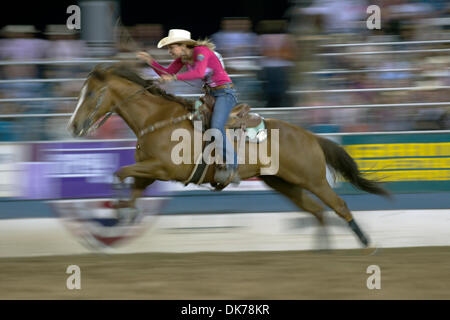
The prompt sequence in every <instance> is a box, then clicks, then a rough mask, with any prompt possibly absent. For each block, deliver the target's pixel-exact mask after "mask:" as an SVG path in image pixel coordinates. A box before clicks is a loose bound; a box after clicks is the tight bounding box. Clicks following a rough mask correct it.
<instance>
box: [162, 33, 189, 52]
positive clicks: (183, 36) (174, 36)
mask: <svg viewBox="0 0 450 320" xmlns="http://www.w3.org/2000/svg"><path fill="white" fill-rule="evenodd" d="M179 42H183V43H191V44H194V43H196V42H197V41H195V40H192V39H191V33H190V32H189V31H186V30H183V29H171V30H169V36H168V37H165V38H163V39H162V40H161V41H160V42H159V43H158V49H159V48H162V47H164V46H167V45H169V44H172V43H179Z"/></svg>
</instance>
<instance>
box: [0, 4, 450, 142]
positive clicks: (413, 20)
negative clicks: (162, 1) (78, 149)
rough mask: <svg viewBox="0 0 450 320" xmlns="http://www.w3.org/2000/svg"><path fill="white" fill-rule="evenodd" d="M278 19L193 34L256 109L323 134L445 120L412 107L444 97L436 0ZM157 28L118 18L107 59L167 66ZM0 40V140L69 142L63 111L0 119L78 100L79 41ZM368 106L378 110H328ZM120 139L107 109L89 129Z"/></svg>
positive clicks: (446, 23) (56, 29) (443, 19)
mask: <svg viewBox="0 0 450 320" xmlns="http://www.w3.org/2000/svg"><path fill="white" fill-rule="evenodd" d="M374 4H376V5H378V6H379V7H380V9H381V10H380V12H381V29H379V30H377V29H374V30H370V29H368V27H367V24H366V20H367V18H368V16H369V14H368V13H367V12H366V9H367V7H368V6H369V5H374ZM282 18H283V19H280V20H263V21H256V22H255V21H251V20H250V19H249V18H246V17H230V18H223V20H222V22H221V27H220V30H219V31H218V32H216V33H214V34H212V35H201V37H208V38H210V39H211V40H212V41H213V42H214V43H215V44H216V46H217V48H216V50H217V51H218V52H219V53H220V54H221V55H222V56H223V58H224V62H225V66H226V68H227V71H228V73H229V74H230V76H231V77H232V80H233V82H234V84H235V86H236V87H237V91H238V94H239V100H240V101H241V102H245V103H248V104H250V105H251V106H252V107H260V108H271V109H268V110H264V111H261V114H262V115H264V116H265V117H276V118H280V119H283V120H286V121H289V122H292V123H294V124H297V125H301V126H303V127H305V128H308V129H310V130H312V131H315V132H323V133H331V132H367V131H396V130H402V131H403V130H439V129H449V128H450V115H449V114H450V104H449V105H444V104H442V105H438V106H436V105H435V106H431V107H430V106H426V105H423V106H422V105H420V104H421V103H436V102H442V103H445V102H449V101H450V100H449V99H448V96H449V94H448V93H449V92H450V90H449V88H450V55H449V51H450V5H449V3H448V2H447V1H446V0H431V1H425V0H423V1H406V0H394V1H392V0H391V1H370V3H369V2H368V1H365V0H314V1H296V2H293V4H292V6H291V7H290V9H289V10H288V11H287V12H286V14H285V16H284V17H282ZM185 28H186V29H189V26H186V27H185ZM167 29H170V26H162V25H159V24H147V25H136V26H128V27H127V28H126V29H124V30H123V31H124V32H121V34H120V35H121V36H120V40H121V41H119V42H118V43H117V48H116V49H117V53H116V56H115V57H113V58H116V59H134V57H135V52H136V49H137V48H139V50H146V51H148V52H150V53H151V54H152V55H153V56H154V57H155V58H156V59H157V60H158V61H160V62H161V63H162V64H168V63H169V61H170V57H169V56H168V54H167V51H166V50H164V49H157V48H156V44H157V42H158V41H159V40H160V39H161V38H163V37H164V36H165V35H166V33H167ZM125 31H126V32H125ZM124 35H126V36H127V37H128V38H126V37H124ZM1 37H2V39H0V63H1V64H0V73H1V80H0V99H1V100H0V116H1V117H0V141H5V140H6V141H8V140H9V141H11V140H16V141H17V140H21V141H28V140H56V139H58V140H59V139H69V138H70V136H69V134H68V132H67V131H66V124H67V121H68V117H67V116H57V117H44V116H42V117H38V116H37V117H13V116H11V117H6V116H7V115H14V114H21V115H26V114H45V115H49V114H67V113H71V112H72V111H73V110H74V107H75V104H76V101H75V99H67V100H64V99H60V100H58V99H53V100H46V101H32V100H27V99H29V98H47V97H51V98H61V97H77V96H78V94H79V90H80V88H81V85H82V83H83V79H84V78H85V77H86V76H87V74H88V72H89V70H90V69H91V68H92V67H93V64H85V63H81V62H80V60H83V59H86V58H92V56H91V55H90V53H89V52H90V50H89V43H85V42H84V41H83V40H82V39H80V35H79V33H77V32H74V31H71V30H68V29H67V28H66V26H65V25H48V26H47V27H46V29H45V30H43V31H42V30H36V29H35V28H34V27H33V26H17V25H16V26H6V27H4V28H3V29H2V30H1ZM430 40H435V41H431V42H430ZM424 41H428V42H424ZM97 58H98V57H97ZM103 58H111V57H103ZM35 60H40V61H41V63H35ZM24 61H25V62H26V63H24ZM46 61H57V62H56V63H52V64H49V63H45V62H46ZM11 62H15V63H18V62H21V63H19V64H10V63H11ZM140 72H141V74H142V76H143V77H148V78H152V77H156V73H154V72H153V71H152V69H151V68H149V67H146V66H143V65H140ZM32 79H58V81H46V82H38V81H32ZM164 88H165V89H166V90H167V91H169V92H172V93H175V94H193V93H201V89H200V83H199V82H194V86H188V85H186V84H185V83H182V82H173V83H169V84H165V85H164ZM382 88H397V89H388V90H381V89H382ZM378 89H380V90H378ZM368 104H369V105H376V106H377V107H371V108H366V107H347V108H330V106H355V105H358V106H361V105H368ZM397 104H415V105H414V106H395V105H397ZM383 105H388V107H386V106H384V107H383ZM292 107H308V108H305V109H301V108H295V109H289V108H292ZM277 108H283V109H279V110H277ZM131 137H133V136H132V133H131V131H130V130H129V129H128V128H127V127H126V126H125V124H124V123H123V121H122V120H121V119H118V118H114V117H112V118H111V119H110V120H108V121H107V122H106V124H105V125H104V126H103V127H102V128H100V129H99V130H97V132H96V133H95V134H93V135H92V138H96V139H100V138H131Z"/></svg>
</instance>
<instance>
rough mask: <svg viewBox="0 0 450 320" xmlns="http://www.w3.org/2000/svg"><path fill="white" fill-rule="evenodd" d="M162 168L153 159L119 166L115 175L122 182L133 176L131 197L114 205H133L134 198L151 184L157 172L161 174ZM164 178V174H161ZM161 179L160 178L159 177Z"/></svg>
mask: <svg viewBox="0 0 450 320" xmlns="http://www.w3.org/2000/svg"><path fill="white" fill-rule="evenodd" d="M163 173H164V170H163V168H162V166H161V165H159V164H158V163H157V162H155V161H142V162H138V163H136V164H133V165H130V166H124V167H122V168H120V169H119V170H118V171H117V172H115V175H116V176H117V177H118V178H119V180H120V182H121V183H123V182H124V181H125V179H126V178H128V177H133V178H134V183H133V187H132V190H131V197H130V200H128V201H119V203H117V204H116V205H115V207H118V208H123V207H128V208H129V207H135V204H136V200H137V199H138V198H140V197H141V196H142V193H143V192H144V191H145V189H146V188H147V187H148V186H149V185H150V184H152V183H153V182H154V181H155V180H156V179H157V178H159V177H160V176H157V174H160V175H161V174H163ZM162 177H163V178H164V174H163V175H162ZM160 179H161V178H160Z"/></svg>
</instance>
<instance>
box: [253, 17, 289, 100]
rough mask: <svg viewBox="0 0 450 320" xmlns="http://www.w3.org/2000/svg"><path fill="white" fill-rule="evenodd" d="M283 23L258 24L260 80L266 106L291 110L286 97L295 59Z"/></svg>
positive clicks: (271, 21) (278, 21) (268, 22)
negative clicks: (262, 82) (260, 56)
mask: <svg viewBox="0 0 450 320" xmlns="http://www.w3.org/2000/svg"><path fill="white" fill-rule="evenodd" d="M285 28H286V21H284V20H266V21H261V22H260V24H259V28H258V29H259V31H260V33H262V35H260V37H259V46H260V50H261V53H262V56H263V58H262V59H261V62H260V63H261V67H262V71H261V79H262V80H263V81H264V85H263V87H264V93H265V95H266V106H268V107H288V106H292V103H291V98H290V96H289V95H288V94H287V91H288V89H289V77H290V71H291V70H292V68H293V67H294V61H295V59H296V49H295V42H294V41H293V39H292V37H291V36H290V35H289V34H287V33H285Z"/></svg>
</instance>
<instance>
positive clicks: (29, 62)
mask: <svg viewBox="0 0 450 320" xmlns="http://www.w3.org/2000/svg"><path fill="white" fill-rule="evenodd" d="M448 43H450V40H426V41H403V42H372V43H342V44H323V45H320V47H324V48H342V47H358V46H383V45H395V46H396V45H420V44H425V45H429V44H448ZM448 51H450V49H423V50H421V49H419V50H389V51H367V52H348V53H347V52H341V53H319V54H317V55H318V56H339V55H361V54H386V53H389V54H390V53H422V52H448ZM261 58H262V57H261V56H243V57H228V58H224V60H225V61H232V60H258V59H261ZM124 60H128V59H92V58H80V59H73V60H14V61H0V66H5V65H80V64H98V63H116V62H121V61H124ZM171 61H172V60H161V62H162V63H167V62H171ZM417 70H419V69H418V68H391V69H363V70H319V71H313V72H305V73H306V74H329V73H335V74H346V73H365V72H405V71H417ZM248 76H252V74H234V75H233V74H232V75H230V77H236V78H239V77H248ZM85 80H86V78H57V79H8V80H0V84H9V83H40V82H42V83H54V82H75V81H80V82H81V81H85ZM430 89H436V90H437V89H450V86H418V87H398V88H392V87H391V88H364V89H325V90H292V91H288V93H289V94H292V95H297V94H303V93H350V92H382V91H417V90H430ZM179 96H181V97H185V98H196V97H199V96H201V94H179ZM76 100H77V97H36V98H2V99H0V103H2V102H44V101H50V102H54V101H76ZM448 105H450V102H423V103H395V104H363V105H334V106H333V105H331V106H300V107H290V108H253V109H252V110H254V111H258V112H264V113H266V112H285V111H295V110H310V109H340V108H342V109H343V108H397V107H402V108H404V107H434V106H448ZM70 115H71V114H70V113H49V114H42V113H35V114H32V113H30V114H23V113H22V114H0V118H24V117H36V118H39V117H69V116H70Z"/></svg>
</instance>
